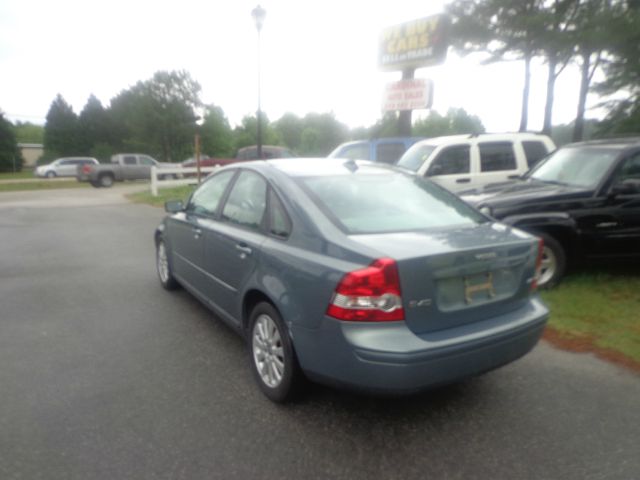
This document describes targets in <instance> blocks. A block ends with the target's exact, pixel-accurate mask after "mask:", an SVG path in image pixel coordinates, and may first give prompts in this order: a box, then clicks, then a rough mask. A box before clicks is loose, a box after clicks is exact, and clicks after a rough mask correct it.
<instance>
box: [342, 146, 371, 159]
mask: <svg viewBox="0 0 640 480" xmlns="http://www.w3.org/2000/svg"><path fill="white" fill-rule="evenodd" d="M338 156H339V157H340V158H348V159H349V160H369V159H370V158H369V157H370V156H371V155H370V154H369V145H368V144H366V143H359V144H357V145H349V146H347V147H345V148H344V150H342V152H341V153H340V155H338Z"/></svg>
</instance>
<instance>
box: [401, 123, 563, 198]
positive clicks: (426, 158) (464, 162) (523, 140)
mask: <svg viewBox="0 0 640 480" xmlns="http://www.w3.org/2000/svg"><path fill="white" fill-rule="evenodd" d="M555 149H556V146H555V145H554V143H553V141H552V140H551V139H550V138H549V137H547V136H546V135H539V134H536V133H487V134H480V135H451V136H447V137H435V138H429V139H427V140H423V141H421V142H418V143H416V144H414V145H413V146H412V147H411V148H410V149H409V150H407V151H406V152H405V154H404V155H402V157H400V159H399V160H398V162H397V164H396V165H398V166H399V167H402V168H405V169H407V170H411V171H414V172H416V174H418V175H421V176H426V177H429V178H430V179H431V180H433V181H434V182H436V183H438V184H440V185H442V186H443V187H445V188H447V189H449V190H451V191H452V192H459V191H462V190H469V189H472V188H478V187H482V186H484V185H487V184H489V183H496V182H504V181H508V180H512V179H516V178H518V177H520V176H521V175H522V174H523V173H525V172H526V171H527V170H529V169H530V168H531V167H532V166H533V165H535V164H536V163H537V162H538V161H539V160H540V159H541V158H543V157H545V156H547V155H548V154H549V153H551V152H552V151H553V150H555Z"/></svg>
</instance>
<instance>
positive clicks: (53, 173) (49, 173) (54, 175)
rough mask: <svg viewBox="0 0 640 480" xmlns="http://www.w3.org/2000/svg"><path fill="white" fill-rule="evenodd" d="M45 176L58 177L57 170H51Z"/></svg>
mask: <svg viewBox="0 0 640 480" xmlns="http://www.w3.org/2000/svg"><path fill="white" fill-rule="evenodd" d="M44 176H45V177H47V178H56V177H57V175H56V172H51V171H49V172H47V173H45V174H44Z"/></svg>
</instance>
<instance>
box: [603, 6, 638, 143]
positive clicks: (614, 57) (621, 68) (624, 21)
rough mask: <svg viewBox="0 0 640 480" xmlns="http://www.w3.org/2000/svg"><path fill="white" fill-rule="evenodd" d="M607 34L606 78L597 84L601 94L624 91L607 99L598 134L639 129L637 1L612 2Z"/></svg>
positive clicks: (636, 130)
mask: <svg viewBox="0 0 640 480" xmlns="http://www.w3.org/2000/svg"><path fill="white" fill-rule="evenodd" d="M613 13H614V15H613V18H612V19H611V28H610V35H609V53H610V55H608V56H607V57H606V58H605V59H604V62H603V65H602V66H603V70H604V72H605V74H606V78H605V80H604V81H603V82H601V83H599V84H598V85H596V91H597V92H598V93H600V94H603V95H611V94H618V97H620V95H619V94H620V93H624V98H617V99H615V100H611V101H609V102H607V103H606V106H608V108H609V114H608V115H607V117H606V118H605V119H604V120H603V121H602V122H601V123H600V125H598V131H597V134H598V135H616V134H629V133H638V132H640V1H637V0H636V1H635V2H632V1H627V2H626V3H625V2H623V3H617V4H616V5H615V10H614V12H613Z"/></svg>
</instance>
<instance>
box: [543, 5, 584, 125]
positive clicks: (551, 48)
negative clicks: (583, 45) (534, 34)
mask: <svg viewBox="0 0 640 480" xmlns="http://www.w3.org/2000/svg"><path fill="white" fill-rule="evenodd" d="M579 4H580V0H553V1H552V2H551V3H550V4H549V5H548V6H547V7H546V8H545V9H543V10H542V11H541V16H542V19H543V20H542V23H543V24H544V35H543V36H542V37H541V39H540V40H541V45H542V47H541V49H542V52H543V53H544V55H545V57H546V62H547V91H546V100H545V107H544V120H543V125H542V132H543V133H545V134H547V135H550V134H551V129H552V125H553V103H554V96H555V85H556V80H557V79H558V76H559V75H560V73H562V71H563V70H564V69H565V67H566V66H567V65H568V64H569V60H570V59H571V57H572V55H573V42H572V40H571V31H570V30H571V29H572V28H573V25H574V21H575V17H576V14H577V12H578V7H579Z"/></svg>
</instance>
